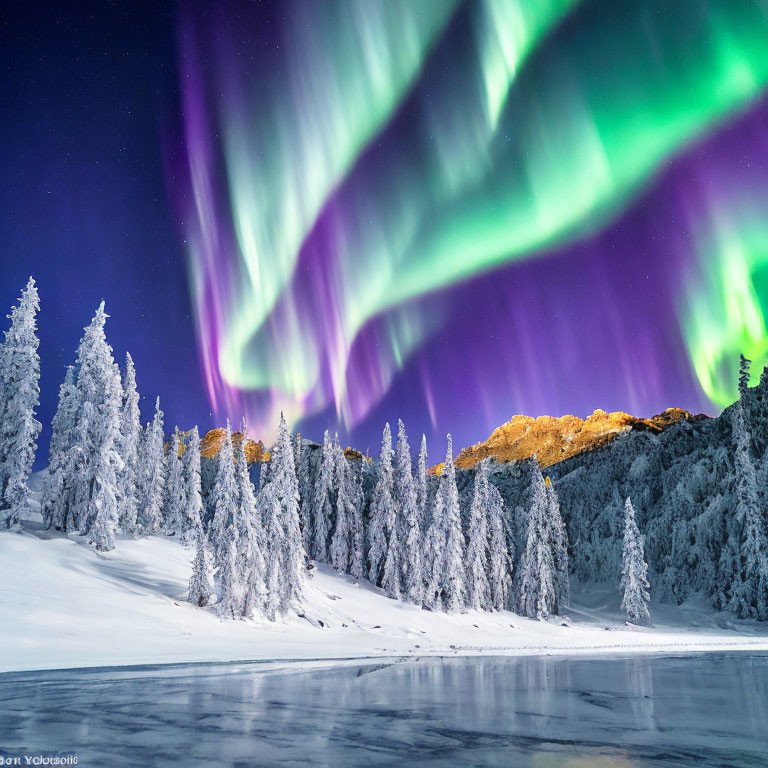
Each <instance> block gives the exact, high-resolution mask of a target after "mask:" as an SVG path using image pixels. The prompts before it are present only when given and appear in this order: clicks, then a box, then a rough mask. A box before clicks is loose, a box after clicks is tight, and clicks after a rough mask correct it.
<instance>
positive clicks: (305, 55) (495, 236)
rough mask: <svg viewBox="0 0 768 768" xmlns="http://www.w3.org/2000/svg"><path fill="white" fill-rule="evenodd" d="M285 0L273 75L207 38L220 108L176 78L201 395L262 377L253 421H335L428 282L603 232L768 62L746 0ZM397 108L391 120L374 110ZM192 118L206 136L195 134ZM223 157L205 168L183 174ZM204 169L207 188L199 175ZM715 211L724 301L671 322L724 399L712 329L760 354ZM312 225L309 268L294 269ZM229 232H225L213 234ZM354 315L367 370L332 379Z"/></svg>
mask: <svg viewBox="0 0 768 768" xmlns="http://www.w3.org/2000/svg"><path fill="white" fill-rule="evenodd" d="M291 7H292V8H293V12H292V13H290V14H289V15H288V18H289V25H288V26H287V29H286V34H287V42H286V46H285V48H286V52H285V54H284V57H283V58H281V59H280V63H279V65H278V72H279V76H278V77H275V78H273V79H272V80H271V81H270V82H272V83H273V84H272V85H264V84H263V82H262V81H259V83H258V84H257V83H256V81H254V80H253V79H252V78H250V77H249V75H248V73H247V72H245V71H244V68H243V67H242V65H241V64H240V62H239V60H238V57H237V55H235V54H233V52H232V51H233V50H234V49H236V46H230V45H223V46H221V47H220V49H219V52H218V56H219V61H218V67H217V74H216V75H215V76H214V77H213V85H211V84H210V83H208V84H207V89H208V90H210V91H211V92H213V93H215V94H217V97H216V98H217V103H216V106H215V108H214V109H211V110H210V111H209V113H208V114H207V115H206V116H205V119H201V118H200V116H199V114H198V111H197V110H194V109H191V108H189V105H190V103H191V102H193V101H194V94H193V95H192V97H190V96H188V97H187V107H188V108H187V109H185V120H186V132H187V136H188V142H187V143H188V152H189V165H190V169H191V172H190V176H191V178H192V187H193V198H194V200H195V207H194V209H193V210H192V211H191V212H190V215H188V216H187V217H186V226H187V229H188V242H189V244H190V254H189V260H190V268H191V272H192V285H193V295H194V298H195V304H196V310H197V319H198V333H199V335H200V336H201V349H202V350H203V358H204V363H205V365H206V368H207V369H208V376H207V380H208V382H209V389H211V390H212V391H211V397H212V400H213V401H214V403H220V402H222V401H223V402H229V403H230V404H231V402H233V401H235V400H239V399H240V398H241V396H242V395H247V394H248V393H250V392H254V391H255V392H258V393H260V394H261V395H266V397H267V400H268V406H267V407H266V408H265V405H264V402H263V399H262V400H261V401H260V403H259V406H258V414H256V415H253V414H252V415H251V418H252V419H255V420H256V422H257V424H260V425H261V424H264V425H266V424H273V423H274V422H275V414H276V412H277V411H278V410H284V411H286V413H287V415H289V417H290V418H291V419H292V420H293V421H296V420H298V419H300V418H301V417H303V416H306V415H308V414H311V413H316V412H319V411H321V410H323V409H324V408H326V407H327V406H328V405H329V404H330V403H335V407H336V411H337V414H338V415H339V417H340V418H341V419H342V420H343V421H344V422H345V423H346V424H347V425H350V424H354V423H356V422H357V421H359V420H360V419H361V418H362V417H363V416H364V415H365V413H367V411H368V410H369V409H370V407H371V406H372V405H374V404H375V402H376V400H377V399H378V398H380V397H381V396H383V394H385V392H386V390H387V388H388V386H389V384H390V383H391V381H392V379H393V377H394V374H395V372H396V371H397V370H399V369H400V368H401V367H402V366H403V365H404V364H405V361H407V359H408V358H409V356H410V355H411V354H412V353H413V352H414V350H416V349H418V347H419V346H420V345H421V344H423V343H424V341H425V339H427V338H428V337H429V333H430V328H432V327H434V326H435V324H436V323H437V324H439V323H440V317H441V315H442V313H443V312H444V311H445V308H444V307H442V306H441V304H440V300H439V296H437V297H436V298H435V300H434V303H433V305H431V307H430V305H429V301H428V299H425V297H428V296H429V295H430V294H434V293H435V292H437V291H439V290H440V289H443V288H446V287H449V286H452V285H455V284H457V283H459V282H461V281H465V280H467V279H470V278H472V277H473V276H476V275H479V274H481V273H483V272H486V271H488V270H490V269H493V268H495V267H498V266H500V265H503V264H507V263H510V262H513V261H516V260H521V259H528V258H533V257H540V256H542V255H545V254H546V253H547V252H548V251H549V250H551V249H553V248H555V247H559V246H562V245H563V244H564V243H567V242H570V241H573V240H574V239H576V238H579V237H582V236H584V235H587V234H589V233H594V232H596V231H598V230H599V229H600V228H601V227H604V226H606V224H607V223H608V222H610V221H611V220H612V219H614V218H615V217H616V216H617V215H618V214H620V213H621V212H622V211H624V210H625V209H626V208H627V206H628V204H629V203H630V202H631V201H632V199H633V198H634V197H635V196H636V195H637V194H638V192H639V191H640V190H641V189H643V188H644V186H646V185H647V184H648V183H649V182H650V180H651V179H652V178H653V176H654V174H655V173H656V172H657V171H658V170H659V169H660V168H663V167H664V166H665V165H666V164H667V163H668V162H670V160H671V159H672V158H673V157H675V156H676V155H677V154H678V153H680V152H681V151H682V150H683V149H684V148H686V147H687V146H689V145H690V143H691V142H692V141H694V140H696V139H697V138H699V137H700V136H702V135H704V134H705V133H706V132H707V131H711V130H712V129H714V128H716V127H717V126H718V125H719V124H720V123H721V122H722V121H724V120H726V119H728V118H729V117H730V116H732V115H733V114H734V113H735V112H738V111H739V110H741V109H743V108H745V107H746V106H747V105H748V104H750V102H752V101H753V100H754V99H755V98H757V97H758V96H759V95H760V94H761V93H762V91H763V89H764V87H765V85H766V83H768V56H766V53H765V52H766V51H767V50H768V13H767V12H766V3H765V2H748V1H747V0H743V1H742V0H736V1H734V0H710V2H708V3H701V2H694V0H680V2H676V3H669V2H661V0H644V1H643V2H640V1H639V0H637V1H636V2H622V3H612V4H607V3H595V2H593V3H590V2H582V3H580V4H577V3H576V2H568V1H567V0H559V1H558V0H541V1H540V2H531V1H529V0H528V1H526V0H519V1H517V0H507V1H504V0H485V1H484V2H477V3H458V2H457V3H446V2H421V3H419V4H413V3H409V2H394V1H393V2H368V3H365V4H360V3H355V2H334V3H328V4H323V6H322V13H321V14H320V13H319V11H318V12H316V11H315V8H316V6H313V5H312V4H297V5H296V6H295V7H294V6H291ZM363 9H364V10H363ZM416 9H418V10H416ZM590 15H592V16H590ZM576 21H578V23H575V22H576ZM465 22H466V23H465ZM310 26H311V28H312V29H313V30H315V31H316V32H317V34H314V35H311V36H310V35H307V34H305V33H304V30H306V29H307V28H309V27H310ZM318 30H319V31H318ZM457 39H460V40H461V41H462V46H461V49H460V53H458V54H455V53H454V50H453V46H454V45H455V42H456V40H457ZM193 59H194V55H193V54H190V55H188V56H187V58H186V59H185V61H184V66H185V67H187V72H189V71H195V70H196V68H197V65H196V64H195V63H194V61H193ZM203 87H204V86H201V89H202V88H203ZM404 114H405V117H403V115H404ZM406 118H408V119H409V120H408V125H409V128H408V131H407V137H406V138H403V137H402V136H401V135H400V134H401V131H402V128H398V129H397V130H394V129H393V128H392V126H393V124H394V123H398V124H399V123H401V122H403V121H404V120H405V119H406ZM196 120H197V121H198V122H200V123H201V124H203V125H204V126H205V127H204V128H201V127H200V125H196V124H195V121H196ZM197 135H206V136H207V137H208V140H209V141H210V142H211V143H212V144H215V145H216V146H215V147H214V149H213V150H212V151H210V150H209V151H206V152H202V151H200V145H199V143H195V141H193V140H190V139H189V137H194V136H197ZM214 135H215V136H217V137H219V139H212V138H211V136H214ZM219 154H220V155H221V157H223V161H224V162H223V168H218V169H216V168H210V167H208V168H206V172H205V173H201V172H200V168H201V167H202V166H206V165H208V166H212V165H215V161H214V160H212V159H211V158H213V157H217V156H218V155H219ZM217 170H218V172H219V173H222V174H223V176H224V177H225V178H226V180H227V194H226V196H225V197H223V196H222V195H221V194H217V190H216V189H215V185H214V184H213V183H212V182H211V181H210V179H211V178H213V177H215V176H216V173H217ZM222 211H224V213H222ZM727 229H728V228H727V227H724V229H723V230H722V231H720V232H719V234H718V242H719V243H720V245H721V246H722V247H723V248H725V250H722V249H721V250H720V251H719V252H718V254H716V255H715V256H714V257H713V258H712V259H711V260H712V262H713V264H715V265H719V266H713V267H712V269H713V270H715V271H716V272H717V274H716V275H712V274H709V275H708V276H707V277H706V281H707V285H708V286H709V288H708V290H707V291H706V293H707V295H709V296H712V295H717V293H718V292H717V291H713V290H712V289H711V285H712V283H713V282H714V283H716V284H717V285H718V286H720V291H719V300H720V301H721V302H722V307H723V309H722V312H719V311H718V312H713V313H710V314H709V315H708V316H707V317H706V322H703V321H702V320H701V318H702V309H701V307H700V306H699V304H698V303H697V301H696V300H693V299H692V300H691V302H690V313H689V317H687V319H684V322H683V325H684V333H685V337H686V339H687V341H688V343H689V348H690V353H691V359H692V362H693V365H694V368H695V371H696V374H697V376H698V378H699V381H700V383H701V386H702V387H703V389H704V391H705V392H706V393H707V395H708V396H709V397H710V398H712V400H713V401H714V402H716V403H719V404H723V403H724V402H725V400H726V398H727V394H726V393H725V390H724V385H723V383H722V382H723V379H722V377H721V376H720V375H719V374H717V373H716V370H717V369H718V368H719V366H720V365H721V361H720V360H719V359H718V355H720V354H722V350H724V349H726V348H727V349H728V350H729V351H730V349H731V348H732V347H733V346H734V345H737V346H738V345H742V346H741V349H744V350H745V351H749V352H750V353H751V354H755V355H756V356H758V357H760V356H764V355H765V349H764V348H763V345H764V343H765V342H764V340H765V323H764V320H763V315H762V310H761V309H760V303H759V301H758V300H757V298H756V295H754V291H752V293H750V290H749V289H748V285H747V283H748V280H746V279H745V275H744V270H745V269H752V268H753V267H754V266H755V261H754V260H755V259H757V258H758V256H757V255H756V251H755V252H754V253H753V252H752V251H750V255H749V256H745V255H743V254H742V252H741V251H737V250H736V249H735V248H734V247H732V246H733V243H731V244H730V245H727V247H726V243H725V241H727V240H728V239H729V238H728V235H727V231H726V230H727ZM318 231H320V232H322V233H323V235H324V238H325V239H324V240H323V243H324V245H323V249H324V250H323V254H322V256H321V257H319V258H321V260H322V265H321V269H319V270H302V269H301V268H300V257H301V255H302V249H305V248H307V247H308V239H309V238H312V237H313V233H317V232H318ZM222 233H223V234H222ZM227 235H230V237H229V238H228V237H227ZM723 238H724V240H723ZM228 239H229V240H231V241H232V243H234V246H233V247H231V248H222V247H220V246H216V245H215V244H216V243H219V244H220V243H222V242H227V241H228ZM721 241H722V242H721ZM212 244H214V245H212ZM309 245H311V244H309ZM703 258H705V259H706V258H709V257H708V256H707V257H704V256H703ZM760 258H763V257H762V256H760ZM739 260H741V262H743V263H742V266H739ZM222 275H224V276H223V277H222ZM702 279H704V278H702ZM320 283H322V285H320ZM725 286H727V287H725ZM211 295H213V296H214V297H216V300H215V301H214V302H212V301H211ZM212 304H215V306H216V307H218V310H217V312H218V315H217V317H216V318H212V317H211V305H212ZM746 304H748V305H749V307H746V306H745V305H746ZM750 307H751V308H750ZM371 324H374V325H377V326H378V325H380V326H381V327H382V328H383V329H384V331H383V335H381V334H378V335H376V344H375V346H376V349H375V351H371V352H370V354H369V355H368V356H367V357H365V360H366V362H367V364H368V365H370V366H373V367H374V368H375V369H377V370H376V375H375V376H373V379H375V380H376V381H377V382H378V386H374V387H371V391H370V393H369V396H368V397H367V398H362V400H361V399H360V396H359V395H357V396H356V397H355V398H353V399H351V398H350V385H351V384H352V382H351V379H352V378H353V376H354V375H357V374H356V373H355V371H356V370H357V368H355V367H354V366H352V365H351V362H350V360H351V355H352V349H353V345H354V344H355V342H356V340H359V338H360V335H361V334H362V333H363V331H364V329H366V328H367V327H370V326H371ZM699 325H700V326H701V327H698V326H699ZM705 328H706V330H705ZM736 328H738V329H739V330H738V331H735V330H734V329H736ZM734 333H735V334H736V337H733V335H734ZM210 334H214V335H215V337H216V338H215V339H210V338H209V339H206V338H205V336H206V335H210ZM726 337H727V341H726ZM718 350H721V351H720V352H718ZM761 350H762V351H761ZM369 383H370V382H369ZM353 400H354V401H353Z"/></svg>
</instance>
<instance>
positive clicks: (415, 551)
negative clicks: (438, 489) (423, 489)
mask: <svg viewBox="0 0 768 768" xmlns="http://www.w3.org/2000/svg"><path fill="white" fill-rule="evenodd" d="M393 482H394V498H393V501H394V508H395V510H396V511H397V520H398V523H399V536H398V539H399V543H400V556H399V557H398V560H399V561H400V567H401V574H400V578H401V584H402V591H403V598H404V599H406V600H408V601H409V602H411V603H415V604H416V605H421V601H422V593H423V590H424V572H423V569H422V562H421V557H422V552H421V544H422V534H421V513H420V510H419V506H418V499H417V492H416V483H415V482H414V479H413V469H412V465H411V447H410V445H409V444H408V435H407V434H406V432H405V424H403V422H402V420H401V419H398V421H397V446H396V450H395V474H394V481H393Z"/></svg>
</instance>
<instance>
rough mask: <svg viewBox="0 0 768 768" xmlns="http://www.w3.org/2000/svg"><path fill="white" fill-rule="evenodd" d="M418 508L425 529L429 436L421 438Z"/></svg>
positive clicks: (417, 469) (417, 480)
mask: <svg viewBox="0 0 768 768" xmlns="http://www.w3.org/2000/svg"><path fill="white" fill-rule="evenodd" d="M416 506H417V508H418V510H419V525H420V526H421V527H422V528H424V526H425V525H426V514H427V436H426V435H422V436H421V448H420V449H419V461H418V464H417V465H416Z"/></svg>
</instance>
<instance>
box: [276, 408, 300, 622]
mask: <svg viewBox="0 0 768 768" xmlns="http://www.w3.org/2000/svg"><path fill="white" fill-rule="evenodd" d="M271 463H272V468H271V470H270V473H269V485H268V486H267V487H269V488H270V489H271V490H270V496H271V497H272V498H273V503H274V504H276V505H277V516H278V520H279V525H280V529H281V530H280V532H279V534H274V533H273V532H272V531H269V530H267V531H266V536H267V538H268V539H270V541H274V542H276V543H277V544H279V546H280V550H279V552H278V557H273V558H271V565H272V568H273V573H272V574H268V577H267V586H268V590H269V588H270V587H271V585H272V583H273V582H274V580H275V574H274V570H275V568H277V569H279V570H278V574H279V578H278V584H279V590H280V600H279V609H278V610H279V611H280V612H281V613H286V612H288V611H290V610H298V609H299V607H300V604H301V601H302V599H303V596H304V585H305V581H306V565H305V564H306V559H307V555H306V552H305V550H304V543H303V540H302V536H301V526H300V525H299V487H298V480H297V479H296V465H295V464H294V460H293V445H292V444H291V437H290V434H289V433H288V425H287V424H286V423H285V417H284V416H283V415H282V414H281V415H280V427H279V429H278V435H277V443H276V444H275V446H274V448H273V449H272V460H271ZM273 524H274V523H273ZM272 536H274V539H272ZM273 546H274V544H273ZM269 560H270V558H269V556H267V561H268V562H267V568H269V567H270V562H269Z"/></svg>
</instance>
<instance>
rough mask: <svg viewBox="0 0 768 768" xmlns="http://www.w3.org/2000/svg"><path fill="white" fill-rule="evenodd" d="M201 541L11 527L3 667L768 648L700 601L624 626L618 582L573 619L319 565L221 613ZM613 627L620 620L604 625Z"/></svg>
mask: <svg viewBox="0 0 768 768" xmlns="http://www.w3.org/2000/svg"><path fill="white" fill-rule="evenodd" d="M191 559H192V552H191V551H189V550H186V549H184V548H183V547H181V546H180V545H179V544H177V543H176V542H174V541H172V540H169V539H166V538H162V537H152V538H148V539H139V540H132V539H128V538H123V537H119V538H118V541H117V547H116V549H115V550H113V551H111V552H108V553H100V552H96V551H94V550H93V549H91V548H90V547H88V546H86V545H85V543H84V540H83V538H82V537H79V536H70V537H67V536H64V535H62V534H61V533H56V532H53V531H43V530H41V527H40V524H39V523H37V522H36V521H24V523H23V530H22V532H21V533H14V532H7V531H4V532H2V533H0V584H2V595H3V598H2V603H3V622H2V625H1V627H0V670H2V671H8V670H22V669H46V668H61V667H80V666H99V665H127V664H138V663H152V662H157V663H167V662H182V661H213V660H218V661H221V660H246V659H253V660H256V659H323V658H335V659H340V658H347V657H360V656H401V655H405V656H420V655H436V654H438V655H443V654H445V655H454V654H497V655H498V654H535V653H557V654H560V653H594V652H612V651H622V652H626V651H627V650H637V651H683V650H685V651H689V650H706V649H714V648H720V649H723V648H733V649H736V648H751V649H757V648H760V649H768V627H766V626H765V625H764V624H762V625H761V624H757V623H753V622H739V621H736V620H734V619H733V618H732V617H731V616H730V615H728V614H715V613H712V612H711V611H708V610H707V609H704V608H700V607H697V606H696V605H695V604H692V603H691V602H690V601H689V603H686V604H685V605H683V606H681V607H664V606H654V609H653V617H654V621H655V626H654V627H653V628H649V629H636V628H630V627H626V626H624V624H623V622H622V617H621V612H620V610H619V595H618V594H616V593H614V591H613V590H612V589H607V588H603V587H597V588H594V589H592V590H591V591H589V592H580V593H577V594H575V595H574V600H573V603H574V605H573V607H572V608H571V609H570V610H569V611H568V615H569V619H567V620H566V622H565V623H566V624H567V625H564V622H563V620H559V619H558V620H552V621H549V622H538V621H532V620H529V619H524V618H520V617H518V616H517V615H515V614H512V613H509V612H503V613H483V612H468V613H462V614H456V615H448V614H445V613H431V612H429V611H424V610H421V609H420V608H418V607H416V606H413V605H409V604H407V603H404V602H401V601H398V600H390V599H388V598H387V597H386V596H385V595H384V594H383V593H382V591H381V590H379V589H376V588H375V587H373V586H371V585H370V584H368V583H367V582H365V583H363V584H362V585H360V586H356V585H355V584H354V581H353V580H352V579H351V578H350V577H347V576H338V575H336V574H335V573H333V572H332V571H330V570H329V569H328V568H326V567H324V566H321V567H320V568H319V569H318V570H316V572H315V576H314V578H312V579H311V581H310V583H309V587H308V590H307V592H308V597H307V601H306V614H305V616H304V617H299V616H294V617H291V618H287V619H284V620H282V621H277V622H275V623H270V622H267V621H222V620H220V619H219V618H218V617H217V615H216V614H215V611H214V609H213V608H198V607H196V606H193V605H190V604H189V603H187V602H186V601H185V599H186V590H187V581H188V579H189V574H190V561H191ZM606 630H610V631H606Z"/></svg>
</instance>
